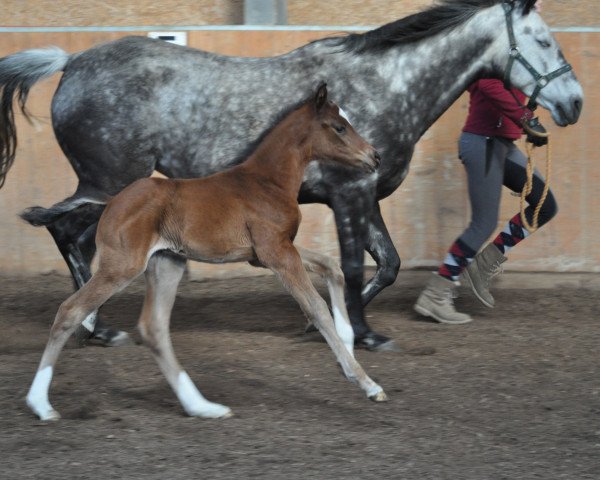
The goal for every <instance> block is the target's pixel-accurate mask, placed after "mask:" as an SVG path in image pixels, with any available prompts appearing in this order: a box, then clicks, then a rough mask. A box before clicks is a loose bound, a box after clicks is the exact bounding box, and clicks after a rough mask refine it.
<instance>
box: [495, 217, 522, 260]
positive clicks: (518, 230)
mask: <svg viewBox="0 0 600 480" xmlns="http://www.w3.org/2000/svg"><path fill="white" fill-rule="evenodd" d="M528 236H529V232H528V231H527V230H526V229H525V227H524V226H523V222H522V221H521V216H520V215H519V214H517V215H515V216H514V217H513V218H511V219H510V220H509V221H508V223H507V224H506V226H505V227H504V230H502V231H501V232H500V233H499V234H498V236H497V237H496V238H495V239H494V245H496V247H498V250H500V253H502V254H503V255H505V254H507V253H508V251H509V250H510V249H511V248H513V247H514V246H515V245H516V244H517V243H519V242H521V241H523V240H525V239H526V238H527V237H528Z"/></svg>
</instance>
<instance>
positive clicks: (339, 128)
mask: <svg viewBox="0 0 600 480" xmlns="http://www.w3.org/2000/svg"><path fill="white" fill-rule="evenodd" d="M333 128H334V129H335V131H336V132H337V133H346V127H345V126H344V125H334V126H333Z"/></svg>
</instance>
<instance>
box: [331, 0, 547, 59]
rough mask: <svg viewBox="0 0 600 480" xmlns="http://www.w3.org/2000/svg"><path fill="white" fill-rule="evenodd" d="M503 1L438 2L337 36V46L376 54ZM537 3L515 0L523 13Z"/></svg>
mask: <svg viewBox="0 0 600 480" xmlns="http://www.w3.org/2000/svg"><path fill="white" fill-rule="evenodd" d="M503 1H504V0H441V1H440V2H438V3H437V4H434V5H433V6H431V7H429V8H427V9H425V10H423V11H421V12H418V13H415V14H413V15H409V16H408V17H404V18H401V19H400V20H396V21H395V22H392V23H388V24H386V25H383V26H381V27H379V28H376V29H375V30H370V31H368V32H366V33H362V34H361V33H355V34H350V35H346V36H343V37H337V38H336V39H335V40H337V44H338V45H339V46H342V47H344V49H345V50H347V51H352V52H357V53H363V52H366V51H371V52H378V51H384V50H387V49H389V48H392V47H394V46H396V45H402V44H409V43H413V42H417V41H419V40H422V39H424V38H427V37H431V36H434V35H437V34H438V33H442V32H444V31H447V30H452V29H454V28H456V27H458V26H459V25H462V24H464V23H465V22H466V21H467V20H469V19H470V18H471V17H473V16H474V15H475V14H476V13H478V12H479V11H480V10H482V9H485V8H488V7H492V6H494V5H496V4H498V3H502V2H503ZM536 1H537V0H515V4H517V5H518V6H520V8H521V9H522V12H523V14H525V15H526V14H528V13H529V11H530V10H531V9H532V8H533V6H534V5H535V2H536Z"/></svg>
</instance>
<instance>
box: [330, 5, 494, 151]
mask: <svg viewBox="0 0 600 480" xmlns="http://www.w3.org/2000/svg"><path fill="white" fill-rule="evenodd" d="M496 8H498V7H496ZM495 13H496V12H492V11H491V9H486V10H482V11H481V12H480V13H479V14H478V15H477V16H476V17H474V18H473V19H471V20H470V21H468V22H466V23H465V24H464V25H462V26H461V27H459V28H456V29H454V30H451V31H448V32H444V33H442V34H438V35H436V36H434V37H430V38H426V39H424V40H421V41H419V42H414V43H410V44H405V45H398V46H395V47H391V48H389V49H388V50H387V51H383V52H373V53H368V52H363V53H361V54H360V61H359V60H358V59H357V58H356V54H355V53H353V52H351V51H350V52H343V53H340V54H338V55H333V56H332V57H335V61H334V62H333V65H332V66H331V67H330V68H329V70H331V71H335V72H338V76H339V77H340V82H342V81H343V82H345V83H346V84H347V85H346V87H347V90H348V91H350V92H353V93H354V92H356V93H357V97H359V98H358V99H357V102H361V103H363V104H364V105H363V106H362V109H368V110H371V111H373V112H374V111H378V112H381V115H384V116H386V118H387V119H388V121H390V122H393V123H394V125H395V128H394V130H395V131H396V132H399V133H400V134H401V137H402V140H403V141H407V142H412V143H414V142H416V141H417V140H418V139H419V138H420V137H421V136H422V135H423V133H424V132H425V131H426V130H427V129H428V128H429V127H430V126H431V125H432V124H433V123H434V122H435V121H436V120H437V119H438V118H439V117H440V116H441V115H442V114H443V113H444V111H446V110H447V109H448V108H449V107H450V105H452V103H453V102H454V101H455V100H456V99H457V98H458V97H459V96H460V95H461V94H462V93H463V92H464V91H465V89H466V88H467V87H468V86H469V85H470V84H471V83H473V82H474V81H475V80H477V79H479V78H481V77H483V76H487V75H489V74H490V73H492V71H491V67H490V65H493V61H492V59H493V58H494V57H495V56H496V55H497V52H496V51H495V50H496V49H497V46H496V45H495V40H496V39H497V37H498V36H499V35H503V34H505V32H504V28H505V27H504V23H503V18H502V17H501V16H499V15H496V14H495ZM319 48H321V49H323V51H324V52H325V51H327V49H328V48H331V47H330V46H328V44H327V41H325V42H323V44H322V45H320V46H319ZM333 48H335V47H333ZM336 82H337V81H336ZM374 87H375V88H374ZM332 89H334V90H335V91H336V92H338V91H341V92H344V91H346V89H344V88H341V89H338V88H336V87H335V84H334V85H333V87H332ZM369 92H373V93H372V94H370V95H369ZM343 95H344V94H341V96H343ZM336 99H337V98H336ZM346 101H348V102H352V99H351V98H348V99H343V100H340V103H341V104H342V105H345V104H346ZM356 120H357V121H359V122H360V119H358V118H357V119H356ZM359 127H360V125H359ZM361 132H362V131H361ZM362 133H365V134H367V136H368V137H369V138H375V137H377V133H376V132H371V134H370V135H369V134H368V133H367V132H362Z"/></svg>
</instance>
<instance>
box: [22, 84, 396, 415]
mask: <svg viewBox="0 0 600 480" xmlns="http://www.w3.org/2000/svg"><path fill="white" fill-rule="evenodd" d="M313 155H314V156H315V157H316V158H320V159H327V161H328V162H330V163H337V164H338V165H340V167H342V166H343V167H344V168H349V167H354V170H356V171H358V172H363V174H364V173H365V172H369V173H372V172H373V171H375V169H376V168H377V167H378V165H379V160H380V159H379V154H378V153H377V151H376V150H375V149H374V148H373V147H372V146H371V145H370V144H369V143H367V142H366V141H365V140H364V139H363V138H362V137H360V136H359V135H358V134H357V133H356V132H355V131H354V129H353V128H352V126H351V125H350V124H349V123H348V121H347V120H345V119H344V118H343V117H341V116H340V114H339V109H338V107H337V105H335V104H334V103H332V102H328V101H327V89H326V87H325V86H321V87H320V88H319V89H318V91H317V93H316V95H315V96H314V97H313V96H311V98H310V99H308V100H307V101H305V102H304V103H302V105H301V106H300V107H298V108H296V109H294V110H293V111H292V112H291V113H288V114H287V115H286V116H285V117H284V118H283V120H282V121H281V122H279V123H277V124H276V125H275V127H273V129H272V130H270V131H269V132H268V133H267V134H266V135H265V137H264V139H263V140H262V141H261V142H260V144H259V145H258V146H257V148H256V150H255V151H254V153H252V154H251V155H250V156H249V157H248V159H247V160H246V161H244V162H243V163H241V164H240V165H237V166H235V167H232V168H230V169H229V170H226V171H223V172H219V173H216V174H214V175H211V176H208V177H205V178H200V179H193V180H172V179H160V178H145V179H141V180H138V181H136V182H134V183H133V184H132V185H129V186H128V187H126V188H125V189H124V190H123V191H121V192H120V193H119V194H117V196H116V197H114V198H113V199H112V200H111V201H110V202H109V203H108V205H107V207H106V209H105V211H104V213H103V214H102V216H101V218H100V221H99V224H98V232H97V234H96V245H97V246H98V262H99V263H98V270H97V271H96V272H95V273H94V275H93V276H92V278H91V279H90V280H89V282H87V283H86V284H85V285H84V286H83V287H82V288H81V289H79V290H78V291H77V292H75V293H74V294H73V295H72V296H71V297H69V298H68V299H67V300H65V302H63V303H62V305H61V306H60V308H59V310H58V313H57V314H56V318H55V320H54V324H53V325H52V328H51V331H50V339H49V340H48V344H47V346H46V349H45V351H44V354H43V356H42V360H41V361H40V365H39V368H38V373H37V374H36V376H35V378H34V380H33V383H32V385H31V389H30V391H29V394H28V395H27V404H28V405H29V407H30V408H31V409H32V410H33V411H34V412H35V413H36V414H37V415H38V416H39V417H40V419H42V420H55V419H58V418H59V415H58V413H57V412H56V411H55V410H54V409H53V408H52V406H51V404H50V402H49V400H48V389H49V386H50V382H51V380H52V372H53V369H54V365H55V364H56V361H57V359H58V355H59V354H60V351H61V349H62V347H63V346H64V344H65V342H66V341H67V339H68V338H69V336H70V335H71V334H72V333H73V331H74V330H75V329H76V328H77V327H78V326H79V325H80V324H81V322H82V321H83V320H84V319H85V318H87V316H88V315H89V314H90V313H91V312H93V311H95V310H96V309H98V308H99V307H100V306H101V305H102V304H104V303H105V302H106V301H107V300H108V299H109V298H110V297H112V296H113V295H114V294H115V293H117V292H118V291H120V290H122V289H123V288H125V287H126V286H127V285H128V284H129V283H130V282H131V281H132V280H133V279H134V278H136V277H137V276H138V275H140V274H141V273H145V276H146V286H147V290H146V297H145V300H144V306H143V308H142V313H141V315H140V319H139V322H138V327H139V330H140V333H141V335H142V338H143V340H144V343H145V344H146V345H147V346H148V347H149V349H150V351H151V352H152V355H153V356H154V358H155V359H156V361H157V363H158V365H159V367H160V370H161V371H162V373H163V374H164V376H165V378H166V379H167V381H168V382H169V384H170V385H171V388H172V389H173V391H174V392H175V394H176V395H177V398H178V399H179V401H180V402H181V405H182V406H183V408H184V410H185V411H186V413H187V414H188V415H191V416H199V417H211V418H213V417H226V416H228V415H230V414H231V410H230V409H229V408H228V407H225V406H223V405H220V404H216V403H213V402H209V401H208V400H207V399H206V398H204V396H202V394H201V393H200V391H199V390H198V389H197V388H196V386H195V385H194V384H193V382H192V380H191V379H190V377H189V376H188V374H187V372H185V371H184V370H183V368H182V367H181V365H179V363H178V362H177V359H176V358H175V352H174V351H173V346H172V344H171V339H170V335H169V321H170V316H171V310H172V308H173V304H174V301H175V296H176V293H177V285H178V284H179V281H180V280H181V277H182V275H183V271H184V268H185V263H186V259H192V260H197V261H201V262H219V263H221V262H241V261H245V262H250V263H252V264H255V265H259V266H264V267H266V268H269V269H271V270H272V271H273V272H274V273H275V274H276V275H277V277H278V278H279V279H280V280H281V282H282V283H283V285H284V286H285V287H286V288H287V289H288V290H289V292H290V293H291V294H292V296H293V297H294V298H295V299H296V301H297V302H298V303H299V304H300V307H301V308H302V310H303V311H304V313H305V314H306V315H307V317H308V319H309V320H310V321H311V322H313V323H314V325H316V326H317V328H318V329H319V331H320V332H321V333H322V334H323V336H324V337H325V340H326V341H327V343H328V344H329V345H330V347H331V349H332V350H333V352H334V353H335V356H336V358H337V360H338V362H339V364H340V365H341V367H342V370H343V371H344V373H345V375H346V377H347V378H349V379H350V380H352V381H353V382H356V383H357V384H358V385H359V387H360V388H361V389H362V390H363V391H364V392H365V393H366V394H367V396H368V397H369V398H371V399H372V400H375V401H378V402H380V401H385V400H387V397H386V395H385V393H384V391H383V389H382V388H381V387H380V386H379V385H378V384H376V383H375V382H374V381H373V380H371V379H370V378H369V377H368V376H367V374H366V373H365V372H364V370H363V369H362V367H361V366H360V365H359V363H358V362H357V361H356V359H355V358H354V354H353V343H354V335H353V331H352V328H351V326H350V320H349V319H348V314H347V311H346V307H345V302H344V278H343V274H342V271H341V269H340V268H339V267H338V266H337V265H336V264H335V262H334V261H333V260H332V259H330V258H328V257H326V256H324V255H321V254H319V253H316V252H311V251H308V250H306V249H303V248H296V247H294V245H293V240H294V237H295V236H296V233H297V231H298V226H299V224H300V217H301V215H300V209H299V205H298V200H297V199H298V191H299V190H300V185H301V184H302V179H303V176H304V170H305V168H306V165H308V163H309V162H310V161H311V160H312V158H314V157H313ZM307 270H308V271H314V272H316V273H319V274H320V275H322V276H323V277H324V278H325V279H326V281H327V286H328V289H329V291H330V296H331V302H332V309H333V312H334V317H335V320H334V319H333V318H332V317H331V314H330V313H329V310H328V308H327V304H326V303H325V301H324V300H323V299H322V298H321V297H320V296H319V294H318V293H317V291H316V290H315V288H314V286H313V285H312V283H311V281H310V279H309V277H308V273H307Z"/></svg>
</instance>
